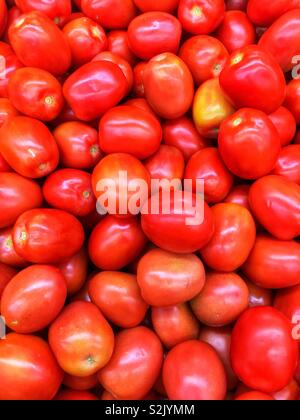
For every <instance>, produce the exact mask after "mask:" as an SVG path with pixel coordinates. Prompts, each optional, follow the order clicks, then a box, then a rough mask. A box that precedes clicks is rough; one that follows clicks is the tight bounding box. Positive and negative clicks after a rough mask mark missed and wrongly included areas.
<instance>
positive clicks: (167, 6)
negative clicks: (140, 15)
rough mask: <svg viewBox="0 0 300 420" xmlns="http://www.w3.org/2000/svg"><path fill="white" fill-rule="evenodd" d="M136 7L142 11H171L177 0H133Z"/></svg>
mask: <svg viewBox="0 0 300 420" xmlns="http://www.w3.org/2000/svg"><path fill="white" fill-rule="evenodd" d="M133 1H134V3H135V5H136V7H137V8H138V9H139V10H141V11H142V12H152V11H160V12H167V13H172V12H174V11H175V10H176V9H177V7H178V3H179V0H164V1H161V0H133Z"/></svg>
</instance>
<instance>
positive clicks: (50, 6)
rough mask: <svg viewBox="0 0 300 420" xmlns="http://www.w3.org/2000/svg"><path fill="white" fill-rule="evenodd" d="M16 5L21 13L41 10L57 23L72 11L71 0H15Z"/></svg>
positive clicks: (60, 22) (62, 20)
mask: <svg viewBox="0 0 300 420" xmlns="http://www.w3.org/2000/svg"><path fill="white" fill-rule="evenodd" d="M16 5H17V6H18V7H19V9H21V11H22V12H23V13H28V12H32V11H35V10H37V11H39V12H42V13H44V14H45V15H47V16H48V17H49V18H50V19H52V20H54V22H55V23H56V24H58V25H60V24H62V23H63V22H64V21H65V20H66V19H68V18H69V17H70V15H71V12H72V2H71V0H47V1H40V0H16Z"/></svg>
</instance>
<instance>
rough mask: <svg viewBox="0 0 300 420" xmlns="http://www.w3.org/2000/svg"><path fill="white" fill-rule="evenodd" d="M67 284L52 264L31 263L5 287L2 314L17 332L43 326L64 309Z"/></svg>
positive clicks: (24, 331) (21, 332)
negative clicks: (31, 264)
mask: <svg viewBox="0 0 300 420" xmlns="http://www.w3.org/2000/svg"><path fill="white" fill-rule="evenodd" d="M66 298H67V285H66V281H65V279H64V277H63V275H62V273H61V271H60V270H58V269H57V268H55V267H52V266H43V265H33V266H31V267H28V268H26V269H25V270H23V271H21V272H20V273H19V274H17V275H16V276H15V277H14V278H13V279H12V280H11V281H10V283H9V284H8V285H7V286H6V288H5V289H4V292H3V295H2V299H1V315H2V316H3V317H4V318H5V323H6V325H7V326H8V327H9V328H10V329H11V330H13V331H15V332H17V333H20V334H31V333H34V332H38V331H40V330H42V329H43V328H46V327H47V326H48V325H49V324H50V323H51V322H53V321H54V320H55V318H56V317H57V316H58V315H59V313H60V311H61V310H62V309H63V306H64V304H65V301H66Z"/></svg>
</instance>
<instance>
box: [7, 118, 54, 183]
mask: <svg viewBox="0 0 300 420" xmlns="http://www.w3.org/2000/svg"><path fill="white" fill-rule="evenodd" d="M0 136H1V139H2V141H1V145H0V153H1V154H2V156H3V157H4V159H5V160H6V161H7V162H8V164H9V165H10V166H11V167H12V168H13V169H14V170H15V171H16V172H18V173H19V174H20V175H22V176H24V177H28V178H42V177H44V176H46V175H48V174H49V173H50V172H52V171H53V170H54V169H55V168H56V167H57V165H58V159H59V153H58V148H57V145H56V143H55V140H54V138H53V136H52V134H51V133H50V131H49V129H48V128H47V127H46V126H45V125H44V124H43V123H41V122H40V121H38V120H36V119H33V118H29V117H23V116H17V117H13V118H11V119H10V120H8V121H7V123H6V124H5V125H4V126H3V127H2V128H1V130H0Z"/></svg>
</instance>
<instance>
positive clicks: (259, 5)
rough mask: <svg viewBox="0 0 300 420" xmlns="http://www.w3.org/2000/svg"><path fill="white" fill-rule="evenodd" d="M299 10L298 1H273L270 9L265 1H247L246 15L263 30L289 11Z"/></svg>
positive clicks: (299, 3)
mask: <svg viewBox="0 0 300 420" xmlns="http://www.w3.org/2000/svg"><path fill="white" fill-rule="evenodd" d="M299 8H300V1H299V0H275V1H273V2H272V7H270V3H268V1H267V0H249V2H248V7H247V14H248V16H249V18H250V19H251V21H252V22H253V23H254V24H255V25H256V26H261V27H262V28H265V27H268V26H270V25H272V23H274V22H275V21H276V20H277V19H278V18H280V17H281V16H282V15H284V14H285V13H286V12H288V11H289V10H292V9H299Z"/></svg>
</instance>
